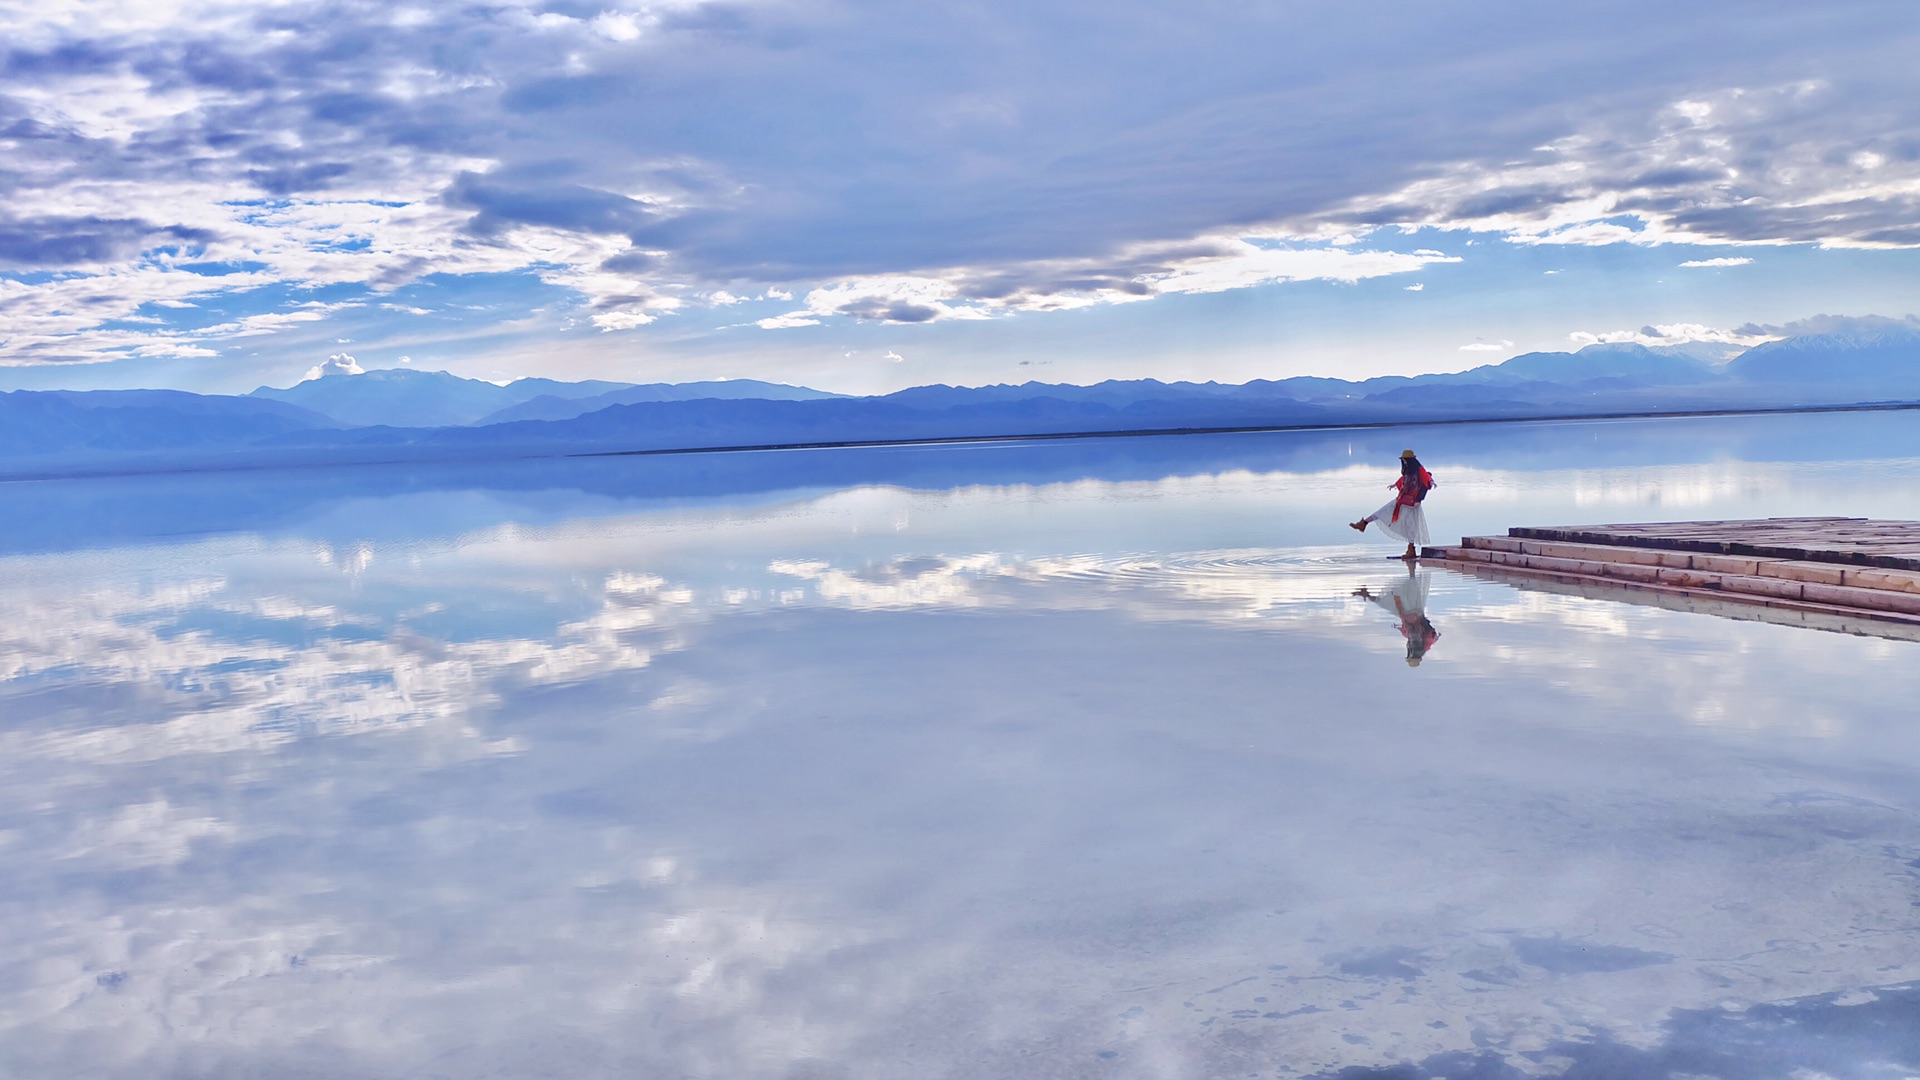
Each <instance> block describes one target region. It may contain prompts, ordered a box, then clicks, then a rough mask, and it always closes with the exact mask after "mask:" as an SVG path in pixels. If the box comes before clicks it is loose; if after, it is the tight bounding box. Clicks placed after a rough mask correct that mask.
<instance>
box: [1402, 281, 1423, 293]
mask: <svg viewBox="0 0 1920 1080" xmlns="http://www.w3.org/2000/svg"><path fill="white" fill-rule="evenodd" d="M1426 287H1427V286H1426V283H1425V282H1421V281H1416V282H1414V283H1413V284H1411V285H1403V286H1401V288H1403V289H1405V290H1407V291H1408V292H1419V291H1420V290H1422V289H1424V288H1426Z"/></svg>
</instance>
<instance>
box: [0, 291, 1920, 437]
mask: <svg viewBox="0 0 1920 1080" xmlns="http://www.w3.org/2000/svg"><path fill="white" fill-rule="evenodd" d="M1822 328H1823V329H1826V328H1827V327H1825V326H1823V327H1822ZM1843 329H1846V330H1847V331H1848V332H1845V333H1831V334H1807V335H1800V336H1797V337H1791V338H1786V339H1783V340H1780V341H1776V342H1772V343H1770V344H1767V345H1761V346H1757V347H1755V348H1753V349H1749V350H1747V351H1746V352H1745V353H1743V354H1742V355H1740V356H1739V357H1737V358H1735V359H1733V360H1732V361H1729V362H1727V363H1725V364H1716V363H1713V362H1711V361H1710V360H1709V359H1707V358H1705V356H1711V355H1713V354H1712V353H1707V354H1705V356H1703V355H1702V354H1700V353H1698V352H1697V351H1696V350H1690V349H1687V348H1685V347H1654V348H1649V347H1645V346H1641V345H1637V344H1602V345H1590V346H1588V347H1586V348H1583V349H1580V350H1578V351H1577V352H1542V353H1527V354H1524V355H1521V356H1516V357H1513V358H1512V359H1510V360H1507V361H1504V362H1502V363H1498V364H1488V365H1484V366H1481V367H1477V368H1473V369H1470V370H1467V371H1460V372H1451V373H1441V374H1433V375H1418V376H1410V377H1409V376H1388V377H1382V378H1374V379H1365V380H1345V379H1330V378H1318V377H1295V378H1286V379H1256V380H1253V381H1251V382H1247V383H1244V384H1240V385H1232V384H1224V383H1217V382H1204V383H1196V382H1162V381H1159V380H1156V379H1128V380H1108V381H1106V382H1100V383H1095V384H1093V385H1091V386H1075V385H1071V384H1053V383H1037V382H1028V383H1022V384H1019V385H1006V384H1002V385H993V386H980V387H959V386H937V385H936V386H917V387H913V388H911V389H907V390H902V391H900V392H898V393H894V394H887V395H884V396H878V397H858V398H856V397H843V396H838V395H833V394H827V393H824V392H822V391H817V390H810V389H807V388H805V387H796V386H786V385H782V384H778V383H765V382H758V381H754V380H744V379H743V380H731V381H726V382H712V383H687V384H677V385H675V384H652V385H645V386H633V385H628V384H621V383H605V382H602V383H561V382H556V381H553V380H549V379H522V380H520V381H518V382H515V383H510V384H508V385H506V386H496V385H494V384H492V383H486V382H481V381H479V380H474V379H462V378H458V377H456V376H453V375H450V374H447V373H446V372H420V371H412V370H397V371H396V370H385V371H372V372H357V370H345V368H346V367H347V364H346V363H336V364H332V365H331V369H329V368H328V367H326V366H323V368H322V370H330V373H328V374H325V375H323V376H322V377H319V378H315V379H311V380H309V381H307V382H303V383H301V384H299V385H297V386H294V387H291V388H288V389H286V390H274V389H271V388H264V387H263V388H261V389H260V390H258V391H256V392H255V393H254V394H252V395H249V396H247V397H242V398H229V397H201V396H198V395H194V394H186V393H178V392H173V391H116V392H95V393H29V392H16V393H13V394H7V395H0V456H4V457H12V458H18V459H22V460H25V459H29V458H31V459H32V460H34V461H38V462H42V463H44V462H46V461H49V460H52V457H51V456H52V455H59V454H71V455H74V456H75V458H76V460H79V459H83V458H84V459H85V460H86V462H88V463H89V464H88V465H87V467H88V468H93V467H95V466H96V465H98V463H99V460H100V459H101V458H102V457H103V456H106V455H113V454H130V453H143V454H159V453H160V452H162V451H166V452H169V453H173V454H174V456H173V458H172V459H173V460H179V461H186V460H188V459H191V460H192V461H193V462H195V463H202V464H218V463H219V461H220V460H222V458H223V455H224V459H225V460H228V461H230V460H232V459H233V457H234V456H235V455H238V454H245V455H247V458H248V460H251V461H265V460H274V461H281V460H303V461H304V460H314V459H315V455H322V456H323V457H324V459H326V460H333V461H366V460H401V459H418V458H426V457H455V458H462V459H481V458H488V457H495V458H498V457H506V456H511V455H515V454H522V453H525V454H552V453H567V452H575V451H586V452H595V451H619V450H679V449H701V448H716V447H745V446H788V445H800V444H829V443H844V442H884V441H900V440H932V439H953V438H967V437H996V436H1024V435H1032V436H1046V435H1070V434H1087V433H1095V432H1136V431H1140V432H1145V431H1182V430H1209V429H1211V430H1217V429H1231V428H1260V427H1285V426H1335V425H1363V424H1382V423H1413V422H1422V421H1434V420H1462V419H1498V418H1525V417H1552V416H1591V415H1601V414H1634V413H1650V412H1674V411H1688V410H1720V409H1741V408H1779V407H1792V406H1805V405H1828V404H1832V405H1844V404H1850V403H1854V402H1862V401H1889V400H1901V401H1920V326H1912V325H1908V324H1907V323H1901V322H1898V321H1895V320H1881V321H1880V322H1878V323H1875V324H1873V325H1870V326H1864V327H1862V326H1857V325H1854V326H1847V327H1843ZM346 360H347V361H348V362H350V360H351V358H346ZM44 467H50V466H44V465H35V466H33V468H34V469H36V470H37V469H41V468H44Z"/></svg>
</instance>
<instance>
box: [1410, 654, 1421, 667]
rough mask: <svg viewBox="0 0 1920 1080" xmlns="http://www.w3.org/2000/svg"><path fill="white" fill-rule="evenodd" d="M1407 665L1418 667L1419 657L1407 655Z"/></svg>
mask: <svg viewBox="0 0 1920 1080" xmlns="http://www.w3.org/2000/svg"><path fill="white" fill-rule="evenodd" d="M1407 666H1408V667H1419V666H1420V658H1419V657H1417V656H1409V657H1407Z"/></svg>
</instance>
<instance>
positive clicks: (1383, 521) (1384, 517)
mask: <svg viewBox="0 0 1920 1080" xmlns="http://www.w3.org/2000/svg"><path fill="white" fill-rule="evenodd" d="M1399 505H1400V504H1399V500H1398V499H1395V500H1393V501H1392V502H1389V503H1387V505H1385V506H1383V507H1381V508H1380V509H1378V510H1375V511H1374V512H1373V513H1371V514H1368V515H1367V520H1368V521H1371V522H1373V523H1374V524H1375V525H1378V526H1380V529H1381V531H1383V532H1385V533H1386V534H1387V535H1388V536H1397V537H1399V538H1400V539H1402V540H1405V541H1406V542H1407V543H1409V544H1415V545H1418V544H1426V543H1431V542H1432V541H1431V538H1429V537H1428V536H1427V512H1426V510H1425V509H1424V508H1422V507H1421V506H1420V504H1418V503H1415V504H1414V505H1412V506H1400V520H1399V521H1395V520H1393V508H1394V507H1396V506H1399Z"/></svg>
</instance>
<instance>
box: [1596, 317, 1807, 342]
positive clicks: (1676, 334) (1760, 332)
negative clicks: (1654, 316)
mask: <svg viewBox="0 0 1920 1080" xmlns="http://www.w3.org/2000/svg"><path fill="white" fill-rule="evenodd" d="M1782 336H1784V335H1782V334H1779V333H1774V332H1770V331H1767V330H1764V329H1762V328H1759V327H1755V326H1752V325H1748V326H1742V327H1739V328H1736V329H1733V330H1727V329H1722V328H1720V327H1714V326H1705V325H1702V324H1700V323H1663V324H1661V325H1658V326H1642V327H1640V328H1639V329H1637V330H1609V331H1604V332H1602V333H1591V332H1589V331H1585V330H1575V331H1574V332H1573V333H1571V334H1568V335H1567V340H1569V341H1571V342H1573V343H1574V344H1575V345H1577V346H1581V347H1585V346H1588V345H1601V344H1615V343H1619V342H1629V343H1632V344H1635V345H1649V346H1653V345H1687V344H1692V343H1694V342H1706V343H1710V344H1718V345H1733V346H1741V347H1746V346H1750V345H1758V344H1760V343H1761V342H1763V341H1771V340H1772V339H1774V338H1776V337H1782Z"/></svg>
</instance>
